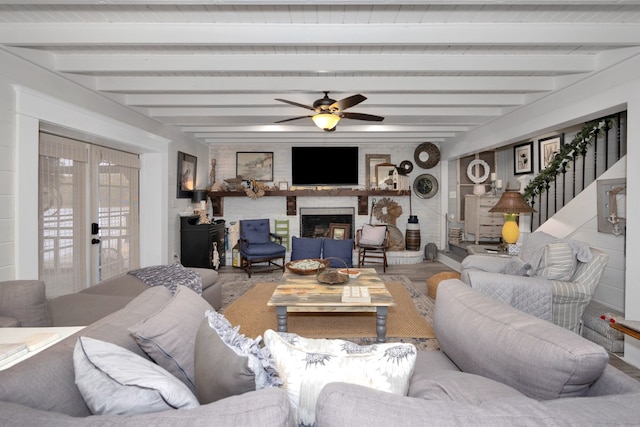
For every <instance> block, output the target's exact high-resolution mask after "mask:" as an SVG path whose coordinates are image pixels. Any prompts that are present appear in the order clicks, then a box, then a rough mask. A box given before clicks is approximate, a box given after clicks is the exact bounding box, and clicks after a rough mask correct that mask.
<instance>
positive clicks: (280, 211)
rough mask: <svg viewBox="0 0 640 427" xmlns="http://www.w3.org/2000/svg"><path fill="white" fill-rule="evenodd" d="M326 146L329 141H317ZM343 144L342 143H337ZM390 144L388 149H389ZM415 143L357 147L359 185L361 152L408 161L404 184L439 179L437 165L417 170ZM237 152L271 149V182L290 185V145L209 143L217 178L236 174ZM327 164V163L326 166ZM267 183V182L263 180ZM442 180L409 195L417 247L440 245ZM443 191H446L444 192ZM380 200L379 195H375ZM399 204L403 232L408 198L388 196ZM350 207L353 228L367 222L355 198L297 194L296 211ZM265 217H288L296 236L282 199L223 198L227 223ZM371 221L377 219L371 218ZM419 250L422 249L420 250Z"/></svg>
mask: <svg viewBox="0 0 640 427" xmlns="http://www.w3.org/2000/svg"><path fill="white" fill-rule="evenodd" d="M318 145H329V144H318ZM341 145H344V144H341ZM391 147H392V148H391ZM416 147H417V145H415V144H393V143H392V141H389V144H388V145H368V146H366V147H360V150H359V157H360V159H359V179H358V182H360V183H361V185H360V186H359V188H362V189H364V188H365V183H366V171H365V168H364V165H365V155H366V154H390V155H391V163H394V164H400V162H402V161H404V160H410V161H411V162H412V163H413V164H414V167H413V171H412V172H411V173H410V174H409V175H408V179H407V183H408V185H409V186H412V185H413V180H414V179H415V178H416V177H417V176H418V175H420V174H423V173H429V174H431V175H433V176H435V177H436V179H437V180H438V181H441V176H440V175H441V168H442V165H438V166H436V167H434V168H432V169H421V168H420V167H418V166H417V165H416V164H415V161H414V150H415V149H416ZM237 151H272V152H273V153H274V154H273V157H274V159H273V164H274V173H273V178H274V181H288V182H289V184H291V145H290V144H277V145H259V144H250V145H233V146H231V145H225V144H224V143H220V144H214V145H212V146H211V149H210V152H209V155H210V157H211V158H212V159H216V161H217V165H216V179H217V180H218V181H221V180H224V179H225V178H233V177H235V175H236V164H235V162H236V160H235V159H236V154H235V153H236V152H237ZM327 167H329V168H330V167H331V165H327ZM267 184H270V183H267ZM446 188H447V187H446V183H445V184H444V186H443V183H442V182H440V190H439V191H438V193H437V194H436V195H435V196H434V197H432V198H430V199H421V198H418V197H417V196H415V195H413V196H412V197H411V211H412V212H413V214H414V215H417V217H418V222H419V224H420V240H421V246H422V248H424V245H425V244H426V243H435V244H436V245H438V246H439V247H441V239H442V230H443V229H442V227H443V226H442V221H441V218H444V213H442V212H441V203H442V201H441V195H442V192H443V191H445V190H443V189H446ZM445 194H446V191H445ZM375 198H376V199H377V200H380V199H381V197H379V196H377V197H375ZM389 198H390V199H392V200H393V201H395V202H396V203H398V205H400V206H401V207H402V215H401V216H400V217H399V218H398V220H397V223H396V225H397V227H398V228H399V229H400V230H401V231H402V232H403V233H405V232H406V225H407V221H408V219H409V211H410V206H409V197H407V196H402V197H392V196H390V197H389ZM371 202H372V197H370V198H369V212H370V210H371ZM324 206H332V207H353V208H354V209H355V212H356V217H355V226H356V229H357V228H360V227H362V225H363V224H364V223H368V222H369V215H357V212H358V209H357V197H356V196H353V197H298V198H297V207H298V212H299V208H301V207H324ZM264 217H268V218H269V219H271V221H272V225H273V221H274V220H276V219H288V220H289V229H290V234H291V236H300V219H299V216H298V215H296V216H287V214H286V200H285V198H284V197H264V198H261V199H258V200H251V199H249V198H248V197H227V198H225V199H224V216H223V219H224V220H225V221H226V222H227V225H228V224H229V223H230V222H232V221H238V220H240V219H250V218H264ZM372 221H373V222H374V223H375V222H377V220H376V218H375V217H373V219H372ZM421 250H422V249H421Z"/></svg>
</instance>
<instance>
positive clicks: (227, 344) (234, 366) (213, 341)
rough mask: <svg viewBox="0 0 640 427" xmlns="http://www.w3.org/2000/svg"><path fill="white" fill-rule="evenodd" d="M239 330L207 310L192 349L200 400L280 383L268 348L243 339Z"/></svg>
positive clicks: (218, 397)
mask: <svg viewBox="0 0 640 427" xmlns="http://www.w3.org/2000/svg"><path fill="white" fill-rule="evenodd" d="M238 329H239V327H236V328H233V327H232V326H231V324H230V323H229V321H228V320H227V319H226V318H225V317H224V316H223V315H222V314H219V313H216V312H215V311H213V310H209V311H207V312H206V314H205V319H204V320H203V321H202V323H201V324H200V329H198V334H197V336H196V344H195V351H194V364H195V375H194V376H195V381H196V395H197V396H198V400H199V401H200V403H203V404H204V403H210V402H214V401H216V400H220V399H223V398H225V397H229V396H234V395H237V394H242V393H246V392H248V391H251V390H259V389H262V388H266V387H273V386H280V385H282V381H281V380H280V378H279V377H278V374H277V372H276V368H275V365H274V364H273V361H272V360H271V358H270V355H269V352H268V349H266V348H264V347H260V345H259V344H260V341H261V339H260V338H259V339H256V340H253V339H250V338H246V337H245V336H244V335H242V334H240V333H238Z"/></svg>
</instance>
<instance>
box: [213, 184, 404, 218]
mask: <svg viewBox="0 0 640 427" xmlns="http://www.w3.org/2000/svg"><path fill="white" fill-rule="evenodd" d="M410 194H411V191H410V190H341V189H330V190H273V191H266V192H265V194H264V197H286V200H287V201H286V203H287V204H286V209H287V215H289V216H295V215H297V212H296V210H297V198H298V197H357V198H358V215H368V214H369V196H390V197H393V196H395V197H399V196H409V195H410ZM225 197H247V195H246V194H245V192H244V191H211V192H209V199H210V200H211V206H212V211H213V216H218V217H219V216H223V215H224V198H225Z"/></svg>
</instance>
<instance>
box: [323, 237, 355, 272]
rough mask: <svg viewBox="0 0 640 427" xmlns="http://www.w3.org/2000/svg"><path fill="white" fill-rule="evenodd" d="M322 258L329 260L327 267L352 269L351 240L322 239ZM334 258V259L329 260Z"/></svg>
mask: <svg viewBox="0 0 640 427" xmlns="http://www.w3.org/2000/svg"><path fill="white" fill-rule="evenodd" d="M322 240H324V242H323V243H322V257H323V258H330V259H329V267H331V268H344V266H345V264H346V266H347V267H353V239H344V240H333V239H322ZM331 258H335V259H331Z"/></svg>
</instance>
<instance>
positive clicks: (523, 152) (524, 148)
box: [513, 141, 533, 175]
mask: <svg viewBox="0 0 640 427" xmlns="http://www.w3.org/2000/svg"><path fill="white" fill-rule="evenodd" d="M531 172H533V141H529V142H525V143H524V144H520V145H515V146H514V147H513V174H514V175H522V174H525V173H531Z"/></svg>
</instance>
